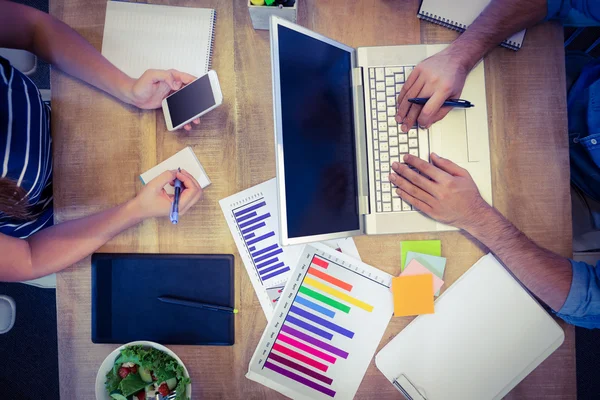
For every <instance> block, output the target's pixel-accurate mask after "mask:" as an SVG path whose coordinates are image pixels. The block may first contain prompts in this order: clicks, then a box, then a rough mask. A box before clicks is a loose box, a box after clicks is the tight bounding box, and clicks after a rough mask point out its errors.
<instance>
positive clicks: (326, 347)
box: [281, 325, 348, 358]
mask: <svg viewBox="0 0 600 400" xmlns="http://www.w3.org/2000/svg"><path fill="white" fill-rule="evenodd" d="M281 331H282V332H285V333H287V334H290V335H292V336H296V337H297V338H298V339H302V340H304V341H305V342H308V343H310V344H312V345H313V346H316V347H320V348H321V349H323V350H325V351H328V352H330V353H332V354H335V355H336V356H340V357H342V358H348V353H346V352H345V351H344V350H341V349H338V348H337V347H335V346H332V345H330V344H329V343H325V342H323V341H321V340H319V339H315V338H314V337H312V336H310V335H307V334H306V333H302V332H300V331H299V330H297V329H294V328H292V327H291V326H287V325H283V326H282V327H281Z"/></svg>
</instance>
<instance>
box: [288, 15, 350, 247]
mask: <svg viewBox="0 0 600 400" xmlns="http://www.w3.org/2000/svg"><path fill="white" fill-rule="evenodd" d="M278 35H279V73H280V85H281V91H280V93H281V117H282V132H283V133H282V134H283V152H284V168H285V197H286V207H287V227H288V232H287V234H288V237H289V238H296V237H301V236H311V235H320V234H328V233H334V232H344V231H352V230H357V229H359V227H360V225H359V215H358V203H357V202H358V199H357V183H356V165H355V164H356V159H355V151H356V150H355V142H354V122H353V116H352V115H353V114H352V82H351V69H352V67H351V53H349V52H347V51H345V50H342V49H340V48H338V47H335V46H332V45H330V44H327V43H324V42H322V41H319V40H317V39H314V38H312V37H309V36H306V35H304V34H302V33H299V32H296V31H294V30H291V29H289V28H286V27H284V26H281V25H279V26H278Z"/></svg>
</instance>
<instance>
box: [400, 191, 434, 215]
mask: <svg viewBox="0 0 600 400" xmlns="http://www.w3.org/2000/svg"><path fill="white" fill-rule="evenodd" d="M396 193H397V194H398V196H400V197H401V198H402V200H404V201H406V202H407V203H409V204H410V205H412V206H413V207H415V208H417V209H418V210H420V211H423V212H424V213H425V214H427V215H429V216H431V212H432V211H433V208H431V206H430V205H429V204H426V203H425V202H423V201H421V200H419V199H417V198H416V197H414V196H412V195H410V194H409V193H407V192H405V191H404V190H402V189H396Z"/></svg>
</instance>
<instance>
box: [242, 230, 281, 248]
mask: <svg viewBox="0 0 600 400" xmlns="http://www.w3.org/2000/svg"><path fill="white" fill-rule="evenodd" d="M272 236H275V232H269V233H265V234H264V235H262V236H259V237H257V238H256V239H252V240H250V241H248V242H246V244H247V245H248V246H250V245H253V244H254V243H258V242H260V241H261V240H265V239H267V238H270V237H272Z"/></svg>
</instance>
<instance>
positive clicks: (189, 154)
mask: <svg viewBox="0 0 600 400" xmlns="http://www.w3.org/2000/svg"><path fill="white" fill-rule="evenodd" d="M177 168H181V169H185V170H186V171H187V172H189V173H190V174H191V175H192V176H193V177H194V178H196V180H197V181H198V183H199V184H200V186H201V187H202V189H204V188H205V187H207V186H208V185H210V179H209V178H208V175H206V172H205V171H204V168H203V167H202V164H200V161H199V160H198V157H196V154H195V153H194V150H192V148H191V147H190V146H188V147H186V148H185V149H183V150H181V151H180V152H178V153H176V154H175V155H174V156H171V157H169V158H167V159H166V160H165V161H163V162H161V163H160V164H158V165H157V166H156V167H154V168H150V169H149V170H148V171H146V172H144V173H143V174H141V175H140V180H141V181H142V183H143V184H144V185H145V184H146V183H148V182H150V181H151V180H152V179H154V178H156V177H157V176H158V175H160V174H162V173H163V172H165V171H167V170H173V169H177ZM165 190H166V192H167V193H169V194H173V193H174V189H173V186H171V185H166V186H165Z"/></svg>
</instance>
